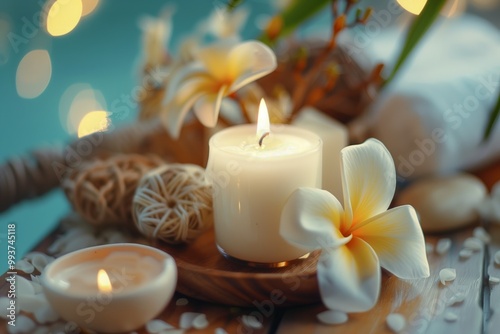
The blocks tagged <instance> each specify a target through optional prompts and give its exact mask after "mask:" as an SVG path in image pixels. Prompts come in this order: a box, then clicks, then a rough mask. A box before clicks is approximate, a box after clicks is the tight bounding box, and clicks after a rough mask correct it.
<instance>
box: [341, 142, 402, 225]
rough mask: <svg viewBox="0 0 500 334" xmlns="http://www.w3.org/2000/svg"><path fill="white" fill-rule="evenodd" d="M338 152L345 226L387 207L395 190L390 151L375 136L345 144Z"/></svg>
mask: <svg viewBox="0 0 500 334" xmlns="http://www.w3.org/2000/svg"><path fill="white" fill-rule="evenodd" d="M340 155H341V161H342V165H341V167H342V189H343V191H344V202H345V203H344V209H345V214H346V218H345V222H346V224H347V226H345V228H350V227H353V226H354V225H356V224H358V223H361V222H363V221H364V220H366V219H368V218H370V217H373V216H375V215H377V214H379V213H381V212H384V211H386V210H387V208H388V207H389V204H390V203H391V201H392V198H393V197H394V192H395V190H396V169H395V167H394V161H393V160H392V157H391V154H390V153H389V151H388V150H387V148H386V147H385V146H384V144H382V143H381V142H380V141H378V140H377V139H373V138H371V139H368V140H367V141H365V142H364V143H363V144H360V145H352V146H348V147H346V148H344V149H342V151H341V152H340ZM349 224H351V225H349Z"/></svg>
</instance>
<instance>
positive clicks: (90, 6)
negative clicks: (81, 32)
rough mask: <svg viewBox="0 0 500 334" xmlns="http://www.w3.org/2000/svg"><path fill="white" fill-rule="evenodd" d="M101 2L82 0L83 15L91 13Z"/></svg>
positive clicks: (97, 0)
mask: <svg viewBox="0 0 500 334" xmlns="http://www.w3.org/2000/svg"><path fill="white" fill-rule="evenodd" d="M98 4H99V0H82V6H83V8H82V17H84V16H87V15H89V14H91V13H92V12H93V11H94V10H95V9H96V8H97V5H98Z"/></svg>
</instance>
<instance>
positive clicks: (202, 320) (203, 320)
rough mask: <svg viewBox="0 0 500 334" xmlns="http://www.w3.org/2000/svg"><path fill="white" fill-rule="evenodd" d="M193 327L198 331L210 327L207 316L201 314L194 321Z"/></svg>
mask: <svg viewBox="0 0 500 334" xmlns="http://www.w3.org/2000/svg"><path fill="white" fill-rule="evenodd" d="M193 327H194V328H196V329H205V328H207V327H208V320H207V316H206V315H205V314H200V315H198V316H197V317H196V318H194V319H193Z"/></svg>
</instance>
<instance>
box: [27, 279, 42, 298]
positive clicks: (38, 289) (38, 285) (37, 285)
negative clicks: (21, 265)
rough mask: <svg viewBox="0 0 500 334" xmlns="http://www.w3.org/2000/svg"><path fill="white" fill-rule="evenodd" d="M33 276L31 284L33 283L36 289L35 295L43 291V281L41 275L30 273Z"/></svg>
mask: <svg viewBox="0 0 500 334" xmlns="http://www.w3.org/2000/svg"><path fill="white" fill-rule="evenodd" d="M30 276H31V285H33V289H34V290H35V295H37V294H39V293H42V292H43V287H42V282H41V280H40V276H39V275H30Z"/></svg>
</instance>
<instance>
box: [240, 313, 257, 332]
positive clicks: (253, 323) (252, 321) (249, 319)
mask: <svg viewBox="0 0 500 334" xmlns="http://www.w3.org/2000/svg"><path fill="white" fill-rule="evenodd" d="M241 321H242V322H243V325H245V326H247V327H250V328H253V329H261V328H262V323H261V322H260V321H259V320H257V318H256V317H254V316H253V315H242V316H241Z"/></svg>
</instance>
